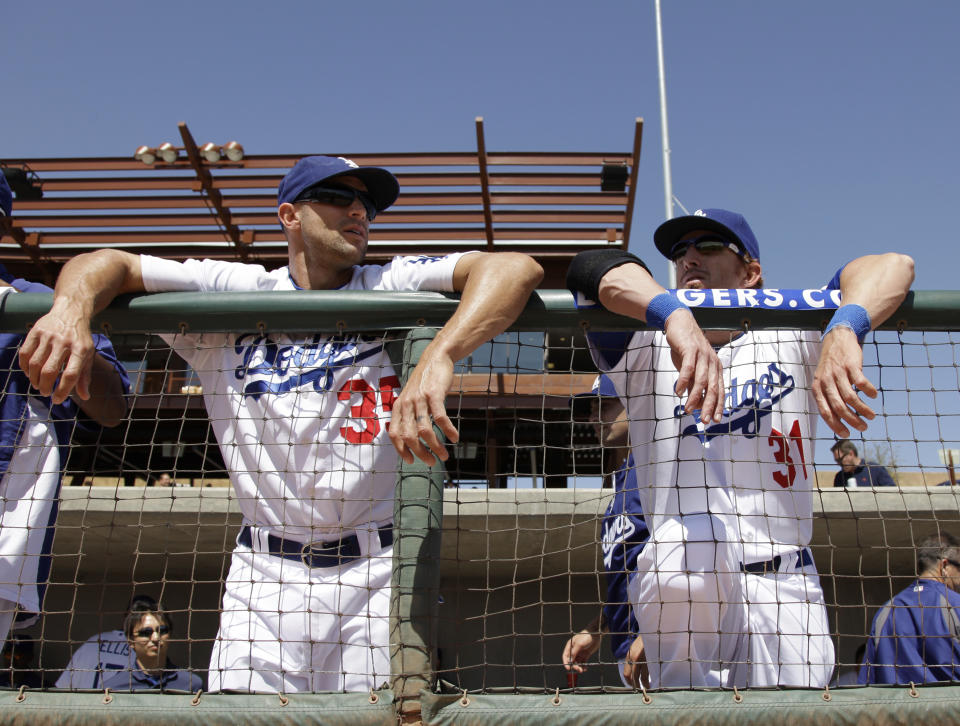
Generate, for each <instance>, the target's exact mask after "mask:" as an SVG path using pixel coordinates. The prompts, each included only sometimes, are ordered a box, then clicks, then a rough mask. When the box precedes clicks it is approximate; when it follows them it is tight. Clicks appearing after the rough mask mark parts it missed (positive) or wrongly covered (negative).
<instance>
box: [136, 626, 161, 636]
mask: <svg viewBox="0 0 960 726" xmlns="http://www.w3.org/2000/svg"><path fill="white" fill-rule="evenodd" d="M153 632H154V631H153V628H140V630H138V631H137V632H135V633H134V635H136V636H137V637H138V638H152V637H153ZM156 632H157V635H160V636H164V635H166V634H167V633H169V632H170V626H169V625H161V626H160V627H158V628H157V631H156Z"/></svg>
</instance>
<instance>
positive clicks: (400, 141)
mask: <svg viewBox="0 0 960 726" xmlns="http://www.w3.org/2000/svg"><path fill="white" fill-rule="evenodd" d="M663 5H664V33H665V47H666V64H667V85H668V89H667V94H668V109H669V122H670V138H671V146H672V150H673V154H672V158H673V177H674V191H675V193H676V195H677V196H678V197H679V198H680V200H681V201H682V202H683V203H684V205H685V206H687V207H688V208H689V209H690V210H691V211H692V210H693V209H695V208H696V207H698V206H725V207H728V208H732V209H737V210H740V211H742V212H744V213H745V214H746V216H747V218H748V219H749V220H750V222H751V224H752V225H753V227H754V231H755V232H756V233H757V236H758V237H759V239H760V241H761V245H762V248H761V249H762V252H763V254H762V261H763V263H764V268H765V272H766V279H767V281H768V284H771V285H778V286H781V287H811V286H819V285H820V284H822V283H823V282H825V281H826V279H828V278H829V277H830V275H831V274H832V272H833V271H834V270H835V269H836V268H837V267H838V266H839V265H840V264H841V263H843V262H844V261H846V260H847V259H849V258H851V257H854V256H857V255H859V254H863V253H866V252H870V251H880V250H891V249H895V250H907V251H909V252H911V253H912V254H913V255H915V257H916V259H917V262H918V269H917V272H918V274H917V284H916V287H917V288H922V289H940V288H947V289H949V288H956V274H955V271H956V266H955V265H954V264H952V263H953V261H954V260H955V259H956V257H957V253H956V251H955V240H956V239H957V236H958V235H957V232H956V230H955V227H954V209H956V207H957V205H958V199H960V182H958V176H960V173H958V170H960V151H958V148H960V146H958V141H957V139H958V136H960V132H958V128H957V119H958V118H960V94H958V92H957V84H958V75H960V74H958V71H960V46H958V43H957V42H956V37H955V36H956V33H957V31H958V30H960V3H957V2H953V1H952V0H942V1H940V2H905V1H904V2H893V1H891V0H881V1H878V2H867V1H866V0H863V1H861V2H834V1H830V2H827V1H824V0H814V1H807V2H803V3H785V2H745V1H724V2H707V1H706V0H704V1H702V2H693V1H686V0H665V1H664V3H663ZM3 27H4V41H3V43H4V44H3V47H2V48H0V60H2V67H3V69H4V71H5V72H4V78H3V82H2V88H3V100H4V103H3V122H2V124H0V128H2V129H3V135H2V138H0V159H2V158H4V157H19V156H35V157H42V156H98V155H101V156H102V155H126V154H132V153H133V150H134V149H135V148H136V147H137V146H138V145H139V144H142V143H151V144H155V143H159V142H161V141H163V140H167V139H169V140H173V141H176V140H177V138H178V137H177V129H176V124H177V122H178V121H186V122H187V123H188V124H189V125H190V128H191V130H192V131H193V133H194V136H195V137H196V138H197V140H198V141H201V142H203V141H208V140H212V141H216V142H218V143H222V142H225V141H227V140H229V139H237V140H239V141H240V142H241V143H243V145H244V146H245V147H246V149H247V151H248V153H253V154H258V153H301V152H302V153H305V154H306V153H316V152H329V151H335V152H344V153H352V152H381V151H411V152H415V151H448V150H449V151H455V150H471V149H473V148H475V136H474V127H473V119H474V117H475V116H478V115H482V116H484V117H485V119H486V132H487V145H488V149H490V150H492V151H509V150H583V151H604V150H628V149H629V148H630V145H631V143H632V127H633V120H634V118H635V117H637V116H643V117H644V118H645V120H646V128H645V138H644V141H645V144H644V150H643V155H642V162H641V169H640V186H639V188H638V192H639V194H638V199H637V212H636V218H635V222H634V224H635V227H634V229H635V233H634V235H633V245H632V249H633V250H634V251H635V252H637V253H638V254H640V255H641V256H646V257H650V258H653V256H654V254H655V253H654V252H653V250H652V245H650V242H649V239H650V233H651V232H652V230H653V228H654V227H655V226H656V225H657V224H658V223H659V222H661V221H662V220H663V217H664V200H663V169H662V162H661V142H660V120H659V119H660V116H659V99H658V93H657V65H656V35H655V30H654V10H653V0H633V1H632V2H628V1H626V0H610V1H600V2H594V3H584V2H578V3H573V2H568V1H567V0H550V1H545V0H544V1H537V2H527V1H524V0H510V1H509V2H506V1H503V0H493V1H489V2H484V3H460V2H450V1H449V0H446V1H441V0H431V1H429V2H419V1H417V0H412V1H410V2H380V1H378V0H371V1H368V2H364V3H355V2H337V3H335V2H307V3H305V2H298V3H290V2H284V1H282V0H281V1H279V2H272V3H244V2H220V1H217V2H212V1H208V0H204V1H202V2H181V1H179V0H176V1H172V2H164V3H157V2H149V3H147V2H130V1H129V0H125V1H123V2H120V1H116V2H112V1H111V2H106V1H102V0H92V1H90V2H82V3H77V2H73V1H70V2H66V1H65V0H48V1H47V2H42V3H7V4H6V6H5V7H4V11H3ZM951 89H952V90H951ZM660 269H661V270H663V269H665V268H660ZM662 276H665V275H662Z"/></svg>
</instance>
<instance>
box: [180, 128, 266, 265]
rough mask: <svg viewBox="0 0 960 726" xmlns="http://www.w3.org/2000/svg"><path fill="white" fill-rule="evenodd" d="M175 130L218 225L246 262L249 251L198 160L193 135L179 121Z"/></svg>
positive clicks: (211, 180) (201, 162) (208, 173)
mask: <svg viewBox="0 0 960 726" xmlns="http://www.w3.org/2000/svg"><path fill="white" fill-rule="evenodd" d="M177 128H179V129H180V137H181V138H182V139H183V147H184V149H185V150H186V152H187V158H188V159H189V160H190V166H192V167H193V170H194V172H195V173H196V175H197V179H198V180H199V182H200V186H201V188H202V189H203V192H204V194H205V195H206V198H207V199H208V200H209V201H210V204H211V205H212V206H213V210H212V211H214V212H215V215H216V217H217V219H218V220H219V222H220V225H221V226H222V227H223V231H224V233H225V234H226V235H227V237H228V238H229V239H230V241H231V242H233V244H234V245H235V246H236V248H237V254H238V255H239V256H240V259H241V260H246V259H247V256H248V254H249V249H248V248H247V246H246V245H245V244H244V243H243V240H242V238H241V237H240V230H239V229H237V227H236V225H234V223H233V218H232V217H231V215H230V210H229V209H227V207H226V205H224V203H223V197H222V196H221V195H220V191H219V190H218V189H217V188H216V187H215V186H214V185H213V177H212V176H211V175H210V171H209V170H208V169H207V168H206V167H204V165H203V160H202V159H201V158H200V150H199V149H198V148H197V142H196V141H194V139H193V135H192V134H191V133H190V129H188V128H187V124H186V123H184V122H183V121H181V122H180V123H179V124H177Z"/></svg>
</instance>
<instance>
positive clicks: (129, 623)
mask: <svg viewBox="0 0 960 726" xmlns="http://www.w3.org/2000/svg"><path fill="white" fill-rule="evenodd" d="M144 615H153V616H154V617H155V618H156V619H157V620H159V621H160V622H161V623H163V624H164V625H167V626H168V627H169V628H170V632H171V633H172V632H173V618H171V617H170V615H169V614H168V613H167V611H166V610H165V609H164V607H163V604H162V603H160V602H158V601H157V600H155V599H153V598H152V597H150V596H149V595H135V596H134V598H133V599H132V600H131V601H130V607H129V608H128V609H127V617H126V619H125V620H124V622H123V634H124V635H126V636H127V637H128V638H131V639H132V638H133V631H134V629H135V628H136V627H137V625H139V624H140V621H141V620H142V619H143V616H144Z"/></svg>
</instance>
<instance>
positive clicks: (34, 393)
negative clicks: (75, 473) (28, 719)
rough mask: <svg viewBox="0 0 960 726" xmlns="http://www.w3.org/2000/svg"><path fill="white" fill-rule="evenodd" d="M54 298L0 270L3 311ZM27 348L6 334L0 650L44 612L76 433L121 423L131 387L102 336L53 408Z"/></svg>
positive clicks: (2, 354)
mask: <svg viewBox="0 0 960 726" xmlns="http://www.w3.org/2000/svg"><path fill="white" fill-rule="evenodd" d="M12 213H13V194H12V192H11V191H10V186H9V184H8V183H7V180H6V177H5V176H4V175H3V173H2V172H0V219H4V220H5V219H9V218H10V217H11V215H12ZM3 226H6V225H3ZM2 229H3V227H2V226H0V230H2ZM0 233H2V232H0ZM49 292H53V291H52V290H51V289H50V288H49V287H47V286H46V285H42V284H40V283H36V282H30V281H28V280H24V279H22V278H18V277H15V276H14V275H12V274H11V273H10V272H9V271H8V270H7V268H6V267H5V266H4V265H3V264H2V263H0V306H3V305H5V304H6V303H7V301H8V300H10V298H11V296H13V295H19V294H21V293H49ZM22 342H23V335H21V334H20V333H19V332H0V502H2V503H3V506H2V507H0V553H2V555H0V643H3V642H4V641H5V640H6V639H7V635H8V634H9V632H10V630H11V628H16V627H27V626H28V625H29V624H31V623H32V622H34V621H36V620H37V619H38V618H39V614H40V613H42V612H43V600H44V595H45V593H46V588H47V578H48V576H49V574H50V567H51V564H52V555H51V548H52V546H53V536H54V532H55V526H56V519H57V508H58V504H59V494H60V484H61V479H62V477H63V470H64V466H65V462H66V461H67V455H68V453H69V447H70V441H71V437H72V436H73V432H74V430H75V429H77V428H80V429H83V430H85V431H87V432H90V433H96V432H98V431H99V430H100V427H112V426H117V425H118V424H120V422H121V421H123V420H124V419H125V418H126V415H127V401H126V394H127V391H128V390H129V387H130V379H129V377H128V376H127V372H126V370H125V369H124V367H123V365H122V364H121V363H120V361H119V360H118V359H117V354H116V352H115V351H114V349H113V347H112V346H111V345H110V341H109V340H107V338H105V337H104V336H102V335H96V336H95V337H94V348H95V353H96V354H95V355H94V365H93V368H92V371H91V375H90V377H89V378H88V379H86V380H84V381H81V385H78V386H77V388H76V392H75V393H74V395H72V396H70V397H69V398H67V399H66V400H64V401H62V402H60V403H54V402H53V401H52V400H51V399H50V397H49V396H44V395H42V394H41V393H40V392H39V391H38V390H37V389H35V388H33V387H32V386H31V385H30V380H29V378H28V376H27V374H26V372H25V371H24V370H23V369H22V368H21V367H20V362H19V352H20V346H21V343H22ZM54 362H55V363H58V362H59V361H54ZM59 370H60V369H59V367H58V366H56V365H54V366H51V367H50V368H49V369H44V372H43V373H44V375H45V376H54V377H55V376H56V375H57V374H58V373H59Z"/></svg>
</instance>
